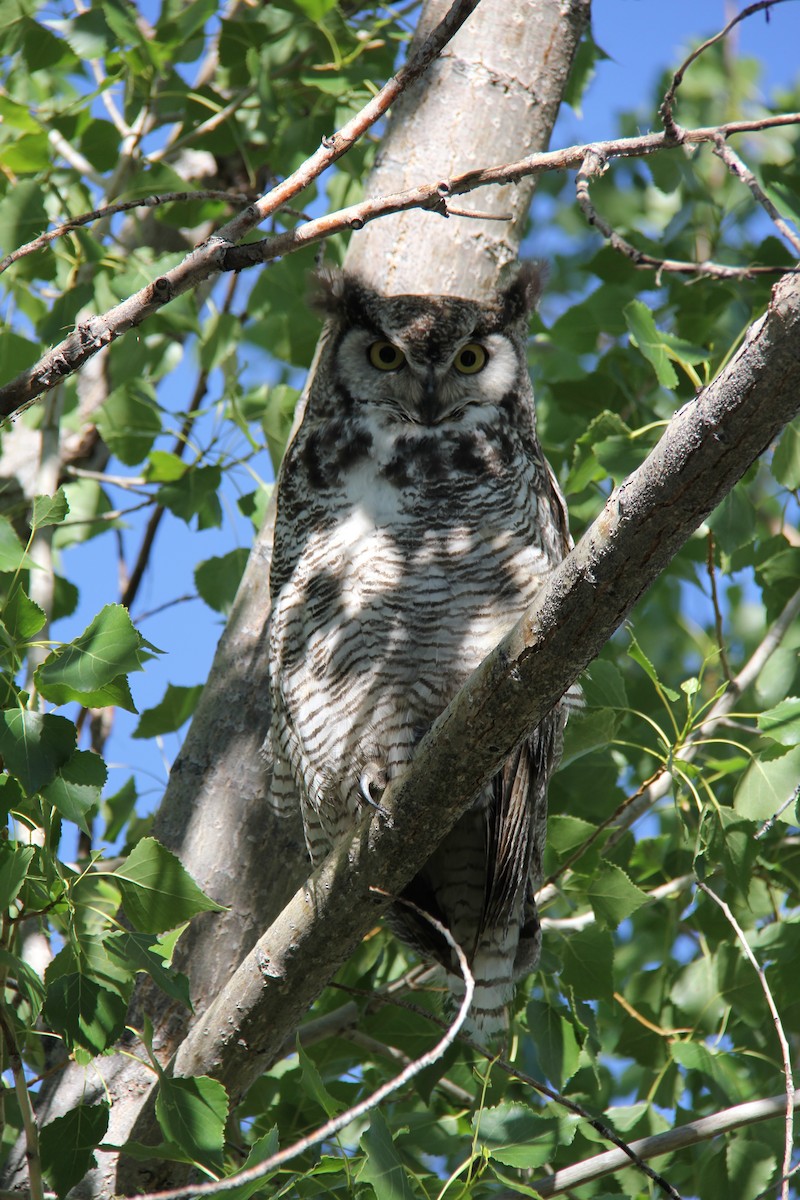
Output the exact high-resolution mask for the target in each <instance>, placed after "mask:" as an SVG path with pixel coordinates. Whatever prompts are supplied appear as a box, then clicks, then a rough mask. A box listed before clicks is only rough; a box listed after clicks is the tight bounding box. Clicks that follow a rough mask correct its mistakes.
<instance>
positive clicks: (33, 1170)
mask: <svg viewBox="0 0 800 1200" xmlns="http://www.w3.org/2000/svg"><path fill="white" fill-rule="evenodd" d="M0 1029H2V1031H3V1038H4V1040H5V1043H6V1049H7V1051H8V1061H9V1063H10V1064H11V1073H12V1075H13V1076H14V1090H15V1092H16V1094H17V1104H18V1105H19V1111H20V1116H21V1117H22V1127H23V1129H24V1130H25V1161H26V1162H27V1164H28V1181H29V1184H30V1194H31V1200H44V1181H43V1179H42V1160H41V1157H40V1154H39V1127H38V1125H37V1124H36V1117H35V1115H34V1112H33V1105H32V1104H31V1097H30V1092H29V1091H28V1084H27V1082H26V1079H25V1068H24V1067H23V1065H22V1058H21V1057H20V1053H19V1047H18V1046H17V1039H16V1037H15V1036H14V1030H13V1029H12V1027H11V1025H10V1023H9V1022H8V1021H7V1020H6V1016H5V1013H4V1012H3V1010H2V1008H0Z"/></svg>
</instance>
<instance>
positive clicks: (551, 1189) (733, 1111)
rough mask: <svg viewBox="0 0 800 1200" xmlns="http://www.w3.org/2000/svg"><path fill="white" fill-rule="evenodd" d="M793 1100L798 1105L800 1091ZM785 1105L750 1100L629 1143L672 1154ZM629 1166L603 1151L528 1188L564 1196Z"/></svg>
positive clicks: (778, 1099)
mask: <svg viewBox="0 0 800 1200" xmlns="http://www.w3.org/2000/svg"><path fill="white" fill-rule="evenodd" d="M794 1100H795V1102H796V1103H798V1102H800V1092H798V1093H797V1094H796V1095H795V1097H794ZM785 1104H786V1097H785V1096H773V1097H770V1098H769V1099H767V1100H751V1101H750V1102H749V1103H747V1104H736V1105H734V1106H733V1107H731V1108H725V1109H722V1110H721V1111H720V1112H717V1113H714V1114H713V1115H712V1116H710V1117H699V1118H698V1120H696V1121H687V1123H686V1124H685V1125H679V1126H677V1128H675V1129H668V1130H667V1131H666V1133H656V1134H652V1135H651V1136H650V1137H644V1138H639V1139H638V1140H637V1141H635V1142H631V1145H630V1148H631V1150H633V1151H634V1152H635V1153H636V1154H637V1155H640V1156H641V1157H644V1158H658V1157H659V1156H660V1155H662V1154H674V1153H675V1151H677V1150H685V1149H686V1148H687V1147H688V1146H696V1145H697V1144H698V1143H699V1142H705V1141H708V1140H709V1139H710V1138H713V1137H719V1135H720V1134H723V1133H730V1132H731V1131H732V1130H734V1129H741V1128H742V1127H743V1126H745V1125H754V1124H755V1123H756V1122H757V1121H768V1120H770V1119H771V1118H773V1117H777V1116H780V1114H781V1113H782V1112H783V1109H784V1107H785ZM627 1165H628V1163H627V1161H626V1159H625V1157H624V1156H623V1155H622V1154H621V1153H620V1151H619V1150H606V1151H605V1152H604V1153H603V1154H596V1155H595V1156H594V1158H588V1159H586V1160H585V1161H584V1162H581V1163H576V1164H575V1165H574V1166H571V1167H563V1168H562V1169H560V1170H558V1171H555V1172H554V1173H553V1174H552V1175H546V1176H544V1177H543V1178H541V1179H532V1180H530V1183H529V1186H530V1188H531V1189H533V1190H535V1193H536V1195H537V1196H541V1197H542V1198H543V1200H545V1198H549V1197H550V1196H563V1195H564V1194H565V1193H567V1192H569V1191H570V1189H572V1188H577V1187H581V1186H582V1185H583V1184H585V1183H591V1182H592V1181H594V1180H596V1179H602V1178H603V1176H604V1175H610V1174H611V1173H612V1172H613V1171H619V1170H620V1169H621V1168H622V1167H626V1166H627Z"/></svg>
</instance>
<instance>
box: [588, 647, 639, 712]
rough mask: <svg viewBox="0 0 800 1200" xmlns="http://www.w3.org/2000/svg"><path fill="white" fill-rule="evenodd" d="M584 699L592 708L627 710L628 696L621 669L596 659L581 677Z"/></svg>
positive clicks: (601, 659)
mask: <svg viewBox="0 0 800 1200" xmlns="http://www.w3.org/2000/svg"><path fill="white" fill-rule="evenodd" d="M581 687H582V688H583V696H584V699H585V701H586V703H587V705H589V707H590V708H595V707H597V708H627V707H628V694H627V692H626V691H625V680H624V678H623V675H622V672H621V671H620V669H619V667H617V666H615V664H614V663H611V662H607V661H606V660H605V659H603V658H598V659H596V660H595V661H594V662H593V663H592V665H591V666H590V667H589V669H588V671H587V672H586V674H585V675H584V676H582V677H581Z"/></svg>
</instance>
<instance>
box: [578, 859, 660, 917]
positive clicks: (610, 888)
mask: <svg viewBox="0 0 800 1200" xmlns="http://www.w3.org/2000/svg"><path fill="white" fill-rule="evenodd" d="M586 894H587V896H588V898H589V901H590V903H591V905H592V908H593V909H594V913H595V916H596V917H597V920H598V921H599V923H600V924H601V925H602V926H603V927H604V928H605V929H616V928H617V926H618V925H619V924H620V922H621V921H624V920H625V918H626V917H629V916H630V915H631V913H634V912H636V909H637V908H641V906H642V905H643V904H646V903H647V896H646V895H645V893H644V892H643V891H642V890H641V889H640V888H638V887H636V885H635V884H634V883H631V881H630V879H629V878H628V876H627V875H626V874H625V872H624V871H623V870H622V869H621V868H620V867H618V866H616V865H615V864H614V863H611V862H608V861H604V862H602V863H601V864H600V867H599V869H598V870H597V872H596V873H595V874H594V875H593V876H592V877H591V879H590V881H589V886H588V887H587V889H586Z"/></svg>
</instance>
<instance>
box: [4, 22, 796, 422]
mask: <svg viewBox="0 0 800 1200" xmlns="http://www.w3.org/2000/svg"><path fill="white" fill-rule="evenodd" d="M474 2H477V0H474ZM426 45H427V43H426ZM397 78H399V76H398V77H396V79H397ZM388 86H389V85H388V84H387V87H388ZM380 94H381V95H382V93H380ZM364 111H366V110H364ZM378 116H380V113H378V114H376V115H375V116H374V117H373V120H377V119H378ZM351 124H352V123H351ZM783 125H800V113H782V114H779V115H777V116H773V117H763V118H761V119H758V120H750V121H730V122H728V123H727V124H724V125H714V126H703V127H701V128H699V129H686V130H683V131H682V136H683V144H691V145H701V144H702V143H704V142H711V143H716V141H717V140H718V139H719V138H720V137H723V138H727V137H730V136H731V135H732V134H735V133H748V132H754V131H757V130H762V129H772V128H775V127H777V126H783ZM348 128H349V126H346V127H345V129H348ZM362 132H363V131H362ZM340 136H341V137H344V132H343V133H342V134H341V135H338V134H337V135H335V136H334V138H333V139H331V143H332V144H331V146H330V148H328V149H326V148H325V147H323V150H324V151H325V153H326V154H329V155H330V156H332V157H330V160H329V161H325V162H322V161H321V160H320V155H321V154H322V152H321V151H318V152H317V154H316V155H312V157H311V158H310V159H309V160H308V161H307V163H305V164H304V165H303V167H301V168H300V169H299V170H298V172H296V173H295V175H293V176H292V177H291V179H292V180H295V181H297V180H299V178H300V177H302V178H303V179H304V180H305V182H304V183H303V186H306V185H307V184H308V183H310V182H311V181H312V180H313V179H314V178H316V176H317V175H318V174H319V173H320V172H321V171H323V170H324V169H325V167H326V166H329V165H330V163H331V162H333V161H335V159H336V158H339V157H341V155H342V154H343V153H344V152H345V149H347V148H348V147H344V148H339V146H340V143H339V142H338V141H337V138H339V137H340ZM348 136H349V135H348ZM349 144H352V143H349ZM674 148H675V143H674V141H672V140H670V138H669V137H668V136H667V134H665V133H650V134H645V135H642V136H640V137H635V138H617V139H614V140H611V141H606V142H595V143H592V144H591V145H582V146H569V147H567V148H566V149H564V150H555V151H550V152H547V153H537V154H532V155H529V156H528V157H526V158H523V159H520V160H518V161H517V162H512V163H503V164H502V165H500V166H495V167H486V168H483V169H481V170H474V171H467V172H465V173H463V174H461V175H456V176H453V177H452V178H451V179H447V180H438V181H436V182H433V183H425V184H422V185H421V186H419V187H416V188H412V189H410V190H406V191H402V192H394V193H392V194H391V195H388V196H384V197H380V198H378V199H371V200H364V201H362V202H361V203H360V204H353V205H351V206H349V207H348V208H344V209H340V210H339V211H338V212H335V213H331V214H329V215H327V216H324V217H318V218H316V219H315V220H313V221H307V222H305V223H304V224H303V225H300V226H299V227H298V228H297V229H292V230H288V231H287V232H285V233H281V234H277V235H276V236H274V237H271V238H266V239H264V240H263V241H259V242H248V243H247V244H246V245H243V246H236V245H234V244H233V241H234V240H235V239H236V238H240V237H242V236H244V234H245V233H247V232H248V230H249V229H251V228H252V227H253V226H254V225H256V224H257V223H258V221H260V220H263V219H264V218H265V217H266V216H268V215H269V213H270V212H273V211H274V210H275V209H276V208H279V207H281V206H282V205H283V204H285V203H286V202H287V200H288V199H290V198H291V196H293V195H295V194H296V193H297V192H298V191H299V190H300V185H299V183H298V184H297V186H293V189H289V190H288V191H287V186H288V184H289V183H290V181H289V180H287V181H285V183H284V184H281V185H279V187H278V188H275V189H274V190H273V191H272V192H270V193H268V195H267V196H266V197H264V199H263V201H259V202H258V204H254V205H250V206H249V208H247V209H245V212H244V214H243V215H242V214H240V216H239V217H237V218H234V220H233V221H232V222H230V223H229V224H228V225H226V226H225V227H224V228H223V229H221V230H220V231H219V233H217V234H215V235H214V236H213V237H212V238H211V239H210V240H209V241H208V242H207V243H205V244H204V245H203V246H200V247H198V248H197V249H196V250H193V251H192V253H191V254H189V255H188V256H187V257H186V258H185V259H184V261H183V262H182V263H179V264H178V266H176V267H173V269H172V270H170V271H167V272H166V273H165V274H164V275H161V276H160V277H159V278H157V279H155V280H153V282H152V283H149V284H148V285H147V286H146V287H144V288H142V289H141V290H140V291H139V292H137V293H135V295H133V296H130V297H129V298H128V299H127V300H124V301H123V302H122V303H121V304H118V305H116V306H115V307H114V308H112V309H110V310H109V311H108V312H106V313H105V314H103V315H99V316H95V317H90V318H89V319H88V320H86V321H82V322H81V323H80V324H78V325H77V326H76V327H75V329H74V330H73V332H72V333H71V334H69V336H68V337H66V338H64V340H63V341H61V342H59V344H58V345H57V346H55V347H53V349H52V350H50V351H48V353H47V354H45V355H44V356H43V357H42V358H41V359H40V360H39V362H38V363H36V364H35V365H34V366H33V367H29V368H28V369H27V370H25V371H22V372H21V373H20V374H19V375H17V376H16V378H15V379H13V380H11V381H10V382H9V383H7V384H5V385H4V386H3V387H0V416H10V415H11V414H12V413H14V412H17V411H19V410H21V409H24V408H26V407H27V406H28V405H29V404H30V403H31V402H32V401H33V400H35V399H36V397H37V396H40V395H41V394H42V393H43V392H46V391H49V390H50V388H52V387H55V385H56V384H57V383H58V382H59V381H60V380H62V379H65V378H66V377H67V376H69V375H71V374H73V373H74V372H75V371H76V370H78V369H79V368H80V367H81V366H83V364H84V363H85V362H86V361H87V360H88V359H89V358H91V357H92V355H94V354H96V353H97V351H98V350H100V349H101V348H102V347H103V346H106V345H108V344H109V343H110V342H112V341H115V340H116V338H118V337H120V336H121V335H122V334H123V333H127V331H128V330H129V329H132V328H134V327H135V326H138V325H141V323H142V322H143V321H144V320H146V318H147V317H149V316H151V315H152V314H153V313H155V312H157V311H158V310H159V309H160V308H162V307H163V306H164V305H165V304H168V303H169V302H170V301H171V300H174V299H175V298H176V297H177V296H180V295H182V294H183V293H184V292H186V291H188V290H189V289H191V288H193V287H196V286H197V285H198V284H199V283H201V282H202V281H203V280H205V279H208V278H209V277H210V276H212V275H215V274H219V273H221V272H223V271H242V270H245V269H246V268H248V267H253V266H259V265H262V264H264V263H267V262H271V261H272V260H274V259H276V258H282V257H284V256H285V255H287V254H291V253H293V252H294V251H296V250H300V249H302V248H303V247H304V246H310V245H314V244H315V243H317V242H320V241H323V240H324V239H325V238H329V237H331V236H332V235H333V234H334V233H341V232H347V231H350V230H359V229H362V228H363V227H364V226H365V225H366V224H368V223H369V222H371V221H375V220H377V219H378V218H379V217H385V216H388V215H389V214H391V213H400V212H408V211H410V210H411V209H423V210H429V211H433V212H438V213H439V214H440V215H442V216H447V215H448V209H447V199H448V197H450V196H461V195H465V194H466V193H467V192H472V191H474V190H475V189H476V188H480V187H489V186H492V185H495V184H507V183H518V182H519V181H520V180H521V179H525V178H527V177H528V176H530V175H540V174H543V173H544V172H546V171H566V170H571V169H575V168H579V167H581V165H582V164H583V163H584V162H586V160H587V155H594V156H596V157H597V158H598V159H599V160H602V161H607V160H609V159H612V158H641V157H645V156H647V155H649V154H654V153H655V152H656V151H658V150H665V149H674ZM323 157H324V155H323ZM309 164H314V167H313V171H314V172H316V173H309V172H311V167H310V165H309ZM284 193H285V194H284ZM273 200H274V203H273ZM267 201H270V206H269V207H268V210H267V209H266V208H265V207H264V206H265V205H266V203H267ZM257 210H258V211H257ZM262 210H263V215H261V216H259V215H258V213H261V212H262ZM245 217H246V218H247V220H245V219H244V218H245ZM594 223H596V224H598V228H600V229H601V232H603V233H604V235H605V236H607V237H609V236H610V233H609V232H608V231H607V230H606V229H604V228H603V227H602V225H600V224H599V222H598V221H597V220H595V222H594ZM611 232H613V231H611ZM631 250H632V251H633V253H632V255H631V257H633V258H634V259H635V261H637V263H638V264H639V265H642V266H646V267H654V268H656V269H663V268H664V267H665V266H669V264H665V263H663V262H662V260H660V259H653V258H650V257H648V256H647V255H645V254H644V253H643V252H641V251H637V250H635V249H634V248H631ZM670 269H674V270H680V271H692V272H697V271H698V270H700V269H702V270H703V271H704V272H705V273H706V274H715V275H719V276H723V277H735V278H739V277H741V275H742V274H745V275H755V274H759V273H765V272H767V273H770V274H774V272H775V269H776V268H774V267H763V268H762V267H757V266H748V267H747V268H738V267H723V266H715V265H713V264H697V263H679V264H672V265H671V266H670ZM792 269H793V268H792V267H790V266H788V265H787V267H786V268H785V270H786V271H787V272H788V271H791V270H792Z"/></svg>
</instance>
